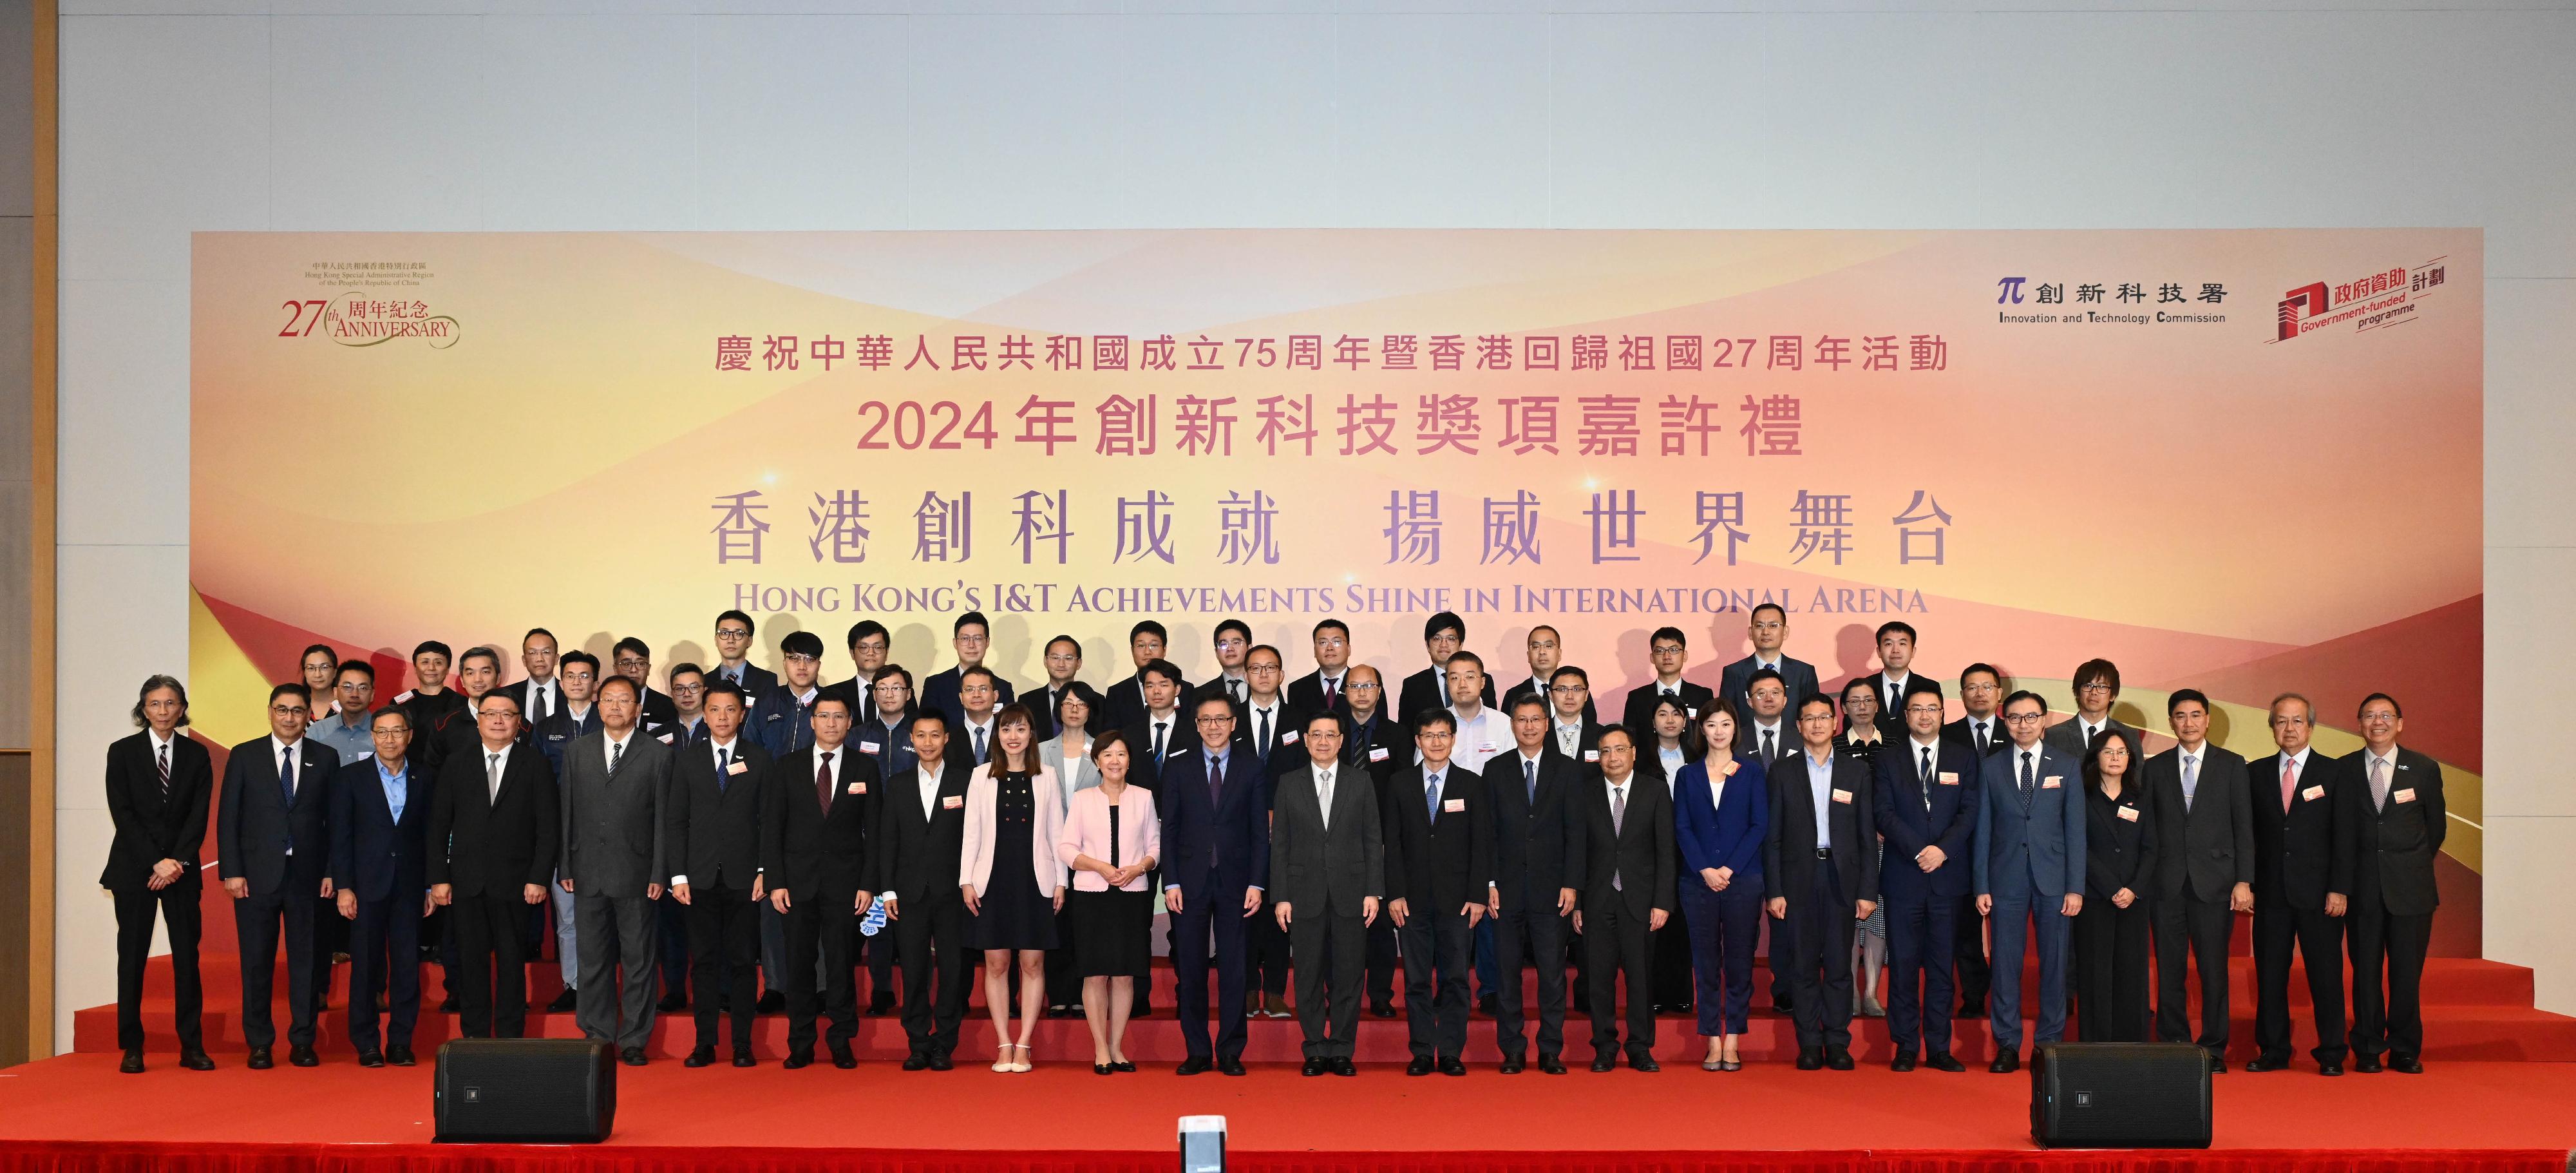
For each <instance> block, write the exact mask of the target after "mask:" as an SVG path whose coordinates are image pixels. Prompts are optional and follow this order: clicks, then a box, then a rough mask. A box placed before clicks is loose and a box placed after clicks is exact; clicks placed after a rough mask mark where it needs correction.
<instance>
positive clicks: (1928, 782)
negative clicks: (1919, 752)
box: [1923, 745, 1932, 815]
mask: <svg viewBox="0 0 2576 1173" xmlns="http://www.w3.org/2000/svg"><path fill="white" fill-rule="evenodd" d="M1923 813H1925V814H1927V815H1928V814H1931V813H1932V747H1931V746H1928V745H1927V746H1924V747H1923Z"/></svg>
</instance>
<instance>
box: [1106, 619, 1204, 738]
mask: <svg viewBox="0 0 2576 1173" xmlns="http://www.w3.org/2000/svg"><path fill="white" fill-rule="evenodd" d="M1170 639H1171V636H1170V634H1169V633H1167V632H1165V631H1164V630H1163V625H1162V624H1160V623H1156V622H1154V621H1153V620H1151V619H1140V620H1138V621H1137V622H1136V626H1134V627H1131V628H1128V629H1127V657H1128V659H1129V660H1131V661H1133V662H1134V663H1135V665H1136V671H1135V672H1134V673H1133V674H1132V675H1130V676H1128V677H1127V678H1126V679H1124V680H1121V681H1119V682H1118V683H1116V684H1113V685H1110V686H1109V691H1108V692H1107V693H1106V694H1105V695H1107V696H1108V698H1109V700H1108V703H1107V704H1106V705H1105V706H1104V707H1105V708H1106V709H1107V710H1108V711H1107V712H1106V713H1104V714H1102V716H1103V718H1104V719H1105V721H1106V722H1107V727H1108V728H1111V729H1126V728H1130V727H1132V726H1134V725H1135V723H1136V722H1137V721H1139V720H1141V719H1143V717H1144V715H1145V710H1146V708H1147V706H1146V704H1145V666H1146V665H1148V664H1151V663H1153V662H1154V661H1156V660H1161V659H1162V658H1163V650H1164V647H1165V645H1166V644H1167V643H1168V642H1169V641H1170ZM1167 662H1168V661H1167ZM1174 670H1175V671H1178V669H1177V668H1175V669H1174ZM1178 683H1179V686H1180V691H1179V692H1177V693H1174V694H1173V696H1174V698H1175V699H1177V698H1179V697H1183V696H1188V695H1189V692H1190V682H1189V681H1187V680H1181V681H1179V682H1178Z"/></svg>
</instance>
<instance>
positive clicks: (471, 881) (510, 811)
mask: <svg viewBox="0 0 2576 1173" xmlns="http://www.w3.org/2000/svg"><path fill="white" fill-rule="evenodd" d="M476 712H477V714H478V715H477V717H476V718H475V722H474V724H475V727H476V729H477V730H478V733H477V737H476V741H475V745H474V748H473V749H472V750H471V751H468V752H465V753H458V754H451V755H449V756H448V758H447V762H446V764H445V765H444V766H442V767H441V768H440V770H439V773H438V781H437V783H436V784H435V785H433V786H431V787H430V803H429V828H428V841H429V862H428V864H427V866H426V867H424V868H423V869H422V870H423V872H424V873H425V875H426V878H427V879H428V880H429V895H430V899H431V900H432V901H433V902H435V903H436V904H438V905H439V906H440V907H443V908H447V909H448V910H449V913H450V919H449V923H448V929H449V930H450V931H451V932H453V933H455V934H456V937H457V964H458V970H457V973H455V974H451V975H450V977H449V981H450V982H451V983H452V984H453V985H454V986H455V987H456V994H457V1003H458V1006H459V1008H460V1010H461V1012H462V1016H463V1017H462V1021H461V1022H460V1024H459V1030H458V1033H459V1034H461V1035H462V1036H463V1037H465V1038H504V1039H515V1038H519V1037H521V1036H523V1035H525V1034H527V1028H528V988H527V973H526V971H525V969H524V968H523V967H524V963H525V956H526V945H525V944H524V937H525V933H524V924H525V919H526V917H527V915H528V913H527V908H528V906H530V905H535V904H541V903H543V902H544V901H545V899H546V889H547V888H548V887H550V886H551V881H552V880H553V879H554V874H555V860H556V858H557V857H558V856H560V855H561V854H562V852H563V840H562V838H561V836H560V835H559V833H558V828H559V827H560V826H561V821H560V820H561V819H562V817H563V816H562V806H561V803H560V801H559V799H558V796H557V794H556V791H555V774H554V770H553V768H552V767H550V766H548V765H547V764H546V759H545V755H543V754H540V753H538V752H536V751H535V750H533V749H530V748H528V747H527V746H526V745H524V744H521V743H520V742H519V741H518V733H519V702H518V701H516V700H514V699H512V698H510V697H509V696H508V695H506V694H497V695H493V696H487V697H485V698H483V700H482V702H481V704H480V705H479V706H478V707H477V709H476ZM458 974H461V975H462V977H463V979H464V980H462V981H461V982H460V981H457V980H456V978H457V975H458ZM496 975H497V980H496ZM359 1058H360V1061H361V1062H364V1061H365V1056H363V1055H362V1056H360V1057H359Z"/></svg>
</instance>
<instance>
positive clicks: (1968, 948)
mask: <svg viewBox="0 0 2576 1173" xmlns="http://www.w3.org/2000/svg"><path fill="white" fill-rule="evenodd" d="M1951 919H1952V920H1953V921H1954V922H1956V923H1957V925H1958V938H1959V939H1958V950H1957V955H1956V957H1955V958H1953V966H1954V972H1956V974H1957V975H1958V979H1959V1005H1961V1006H1974V1007H1978V1008H1979V1009H1981V1010H1982V1009H1983V1008H1984V1006H1985V1004H1986V991H1987V989H1988V988H1989V987H1991V986H1992V985H1993V984H1994V977H1993V974H1992V973H1991V972H1989V971H1988V969H1987V966H1986V917H1985V914H1984V913H1981V912H1978V911H1977V898H1976V897H1974V896H1962V897H1960V898H1959V900H1958V906H1957V910H1956V911H1955V912H1953V913H1952V914H1951Z"/></svg>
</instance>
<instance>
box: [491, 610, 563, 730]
mask: <svg viewBox="0 0 2576 1173" xmlns="http://www.w3.org/2000/svg"><path fill="white" fill-rule="evenodd" d="M560 658H561V656H560V653H559V652H558V651H557V649H556V645H555V633H553V632H551V631H548V630H546V629H545V628H542V627H531V628H529V629H528V634H526V635H524V636H521V637H519V666H520V667H521V668H523V669H526V670H527V673H528V674H527V675H526V676H524V677H522V678H520V679H518V680H516V681H513V682H511V683H509V684H505V685H503V686H501V691H503V692H506V693H509V694H510V697H511V699H513V700H516V701H518V702H519V712H521V713H522V714H525V715H526V717H527V718H528V724H530V725H532V726H533V725H542V724H544V723H545V720H546V718H548V717H551V716H554V715H555V714H556V713H557V712H560V711H562V709H563V705H564V695H563V685H562V683H561V682H559V681H557V680H556V679H555V665H556V662H557V661H558V660H559V659H560Z"/></svg>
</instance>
